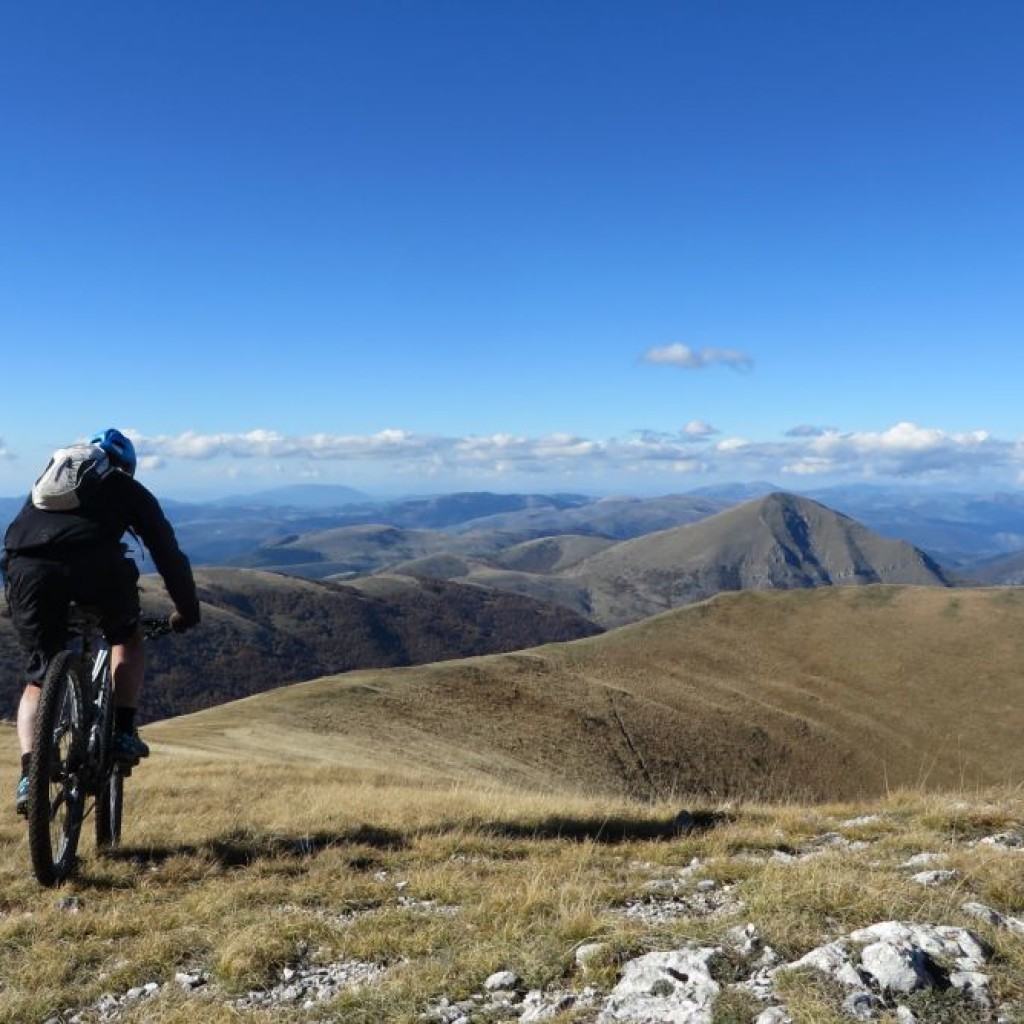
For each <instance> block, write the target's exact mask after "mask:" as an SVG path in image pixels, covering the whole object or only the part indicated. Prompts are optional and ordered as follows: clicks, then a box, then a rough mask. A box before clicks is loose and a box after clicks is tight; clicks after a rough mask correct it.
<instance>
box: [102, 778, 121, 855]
mask: <svg viewBox="0 0 1024 1024" xmlns="http://www.w3.org/2000/svg"><path fill="white" fill-rule="evenodd" d="M123 809H124V775H122V774H121V772H120V771H119V770H118V769H117V767H115V768H114V770H113V771H112V772H111V773H110V774H109V775H108V776H107V777H106V780H105V781H104V782H103V784H102V785H101V786H100V789H99V792H98V793H97V794H96V811H95V813H96V847H97V849H100V850H104V849H109V848H110V847H111V846H117V844H118V843H119V842H120V841H121V813H122V810H123Z"/></svg>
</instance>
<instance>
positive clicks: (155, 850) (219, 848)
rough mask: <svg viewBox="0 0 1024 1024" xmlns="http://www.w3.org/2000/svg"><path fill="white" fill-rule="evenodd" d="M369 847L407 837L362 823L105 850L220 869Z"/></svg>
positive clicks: (397, 846) (354, 862)
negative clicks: (203, 862) (192, 860)
mask: <svg viewBox="0 0 1024 1024" xmlns="http://www.w3.org/2000/svg"><path fill="white" fill-rule="evenodd" d="M348 846H351V847H360V846H369V847H372V848H374V849H377V850H402V849H404V848H405V847H406V846H408V840H407V839H406V837H405V836H404V835H402V833H400V832H394V831H391V830H389V829H383V828H374V827H372V826H369V825H363V826H362V827H360V828H358V829H353V830H352V831H351V832H340V833H339V832H314V833H309V834H307V835H301V836H286V835H280V834H269V833H259V832H233V833H229V834H228V835H226V836H216V837H214V838H212V839H210V840H209V841H207V842H205V843H167V844H161V845H156V846H129V845H124V846H118V847H115V848H113V849H109V850H107V851H105V853H104V857H106V859H108V860H124V861H131V862H132V863H134V864H139V865H151V864H157V865H159V864H163V863H164V862H165V861H168V860H170V859H171V858H173V857H202V858H204V859H208V860H212V861H214V862H215V863H217V864H219V865H220V866H221V867H224V868H243V867H248V866H249V865H251V864H253V863H254V862H255V861H258V860H267V859H272V858H278V859H279V858H288V857H292V858H296V859H301V858H305V857H312V856H315V855H316V854H318V853H320V852H321V851H322V850H326V849H342V848H344V847H348ZM349 866H350V867H352V868H353V869H354V870H356V871H360V870H369V869H370V868H371V867H376V866H377V861H376V859H375V858H373V857H365V856H359V855H356V856H353V857H352V858H351V859H350V862H349Z"/></svg>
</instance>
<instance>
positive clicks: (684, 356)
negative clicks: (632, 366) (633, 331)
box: [640, 342, 754, 370]
mask: <svg viewBox="0 0 1024 1024" xmlns="http://www.w3.org/2000/svg"><path fill="white" fill-rule="evenodd" d="M640 358H641V360H642V361H643V362H645V363H652V364H653V365H655V366H678V367H680V368H682V369H684V370H702V369H704V367H706V366H712V365H713V364H715V363H724V364H725V365H726V366H731V367H732V368H733V369H734V370H749V369H751V367H753V365H754V361H753V360H752V359H751V358H750V356H748V355H746V354H745V353H743V352H740V351H738V350H737V349H733V348H702V349H693V348H690V346H689V345H681V344H679V343H678V342H676V343H675V344H672V345H664V346H662V347H661V348H649V349H647V351H646V352H644V354H643V355H642V356H641V357H640Z"/></svg>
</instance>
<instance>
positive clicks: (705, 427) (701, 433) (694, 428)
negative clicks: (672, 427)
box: [683, 420, 721, 438]
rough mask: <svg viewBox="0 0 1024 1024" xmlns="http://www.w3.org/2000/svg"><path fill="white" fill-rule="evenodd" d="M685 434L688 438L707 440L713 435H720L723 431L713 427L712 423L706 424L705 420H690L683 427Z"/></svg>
mask: <svg viewBox="0 0 1024 1024" xmlns="http://www.w3.org/2000/svg"><path fill="white" fill-rule="evenodd" d="M683 433H684V434H685V435H686V436H687V437H693V438H705V437H710V436H711V435H712V434H720V433H721V431H720V430H719V429H718V428H717V427H713V426H711V424H710V423H705V422H704V420H690V422H689V423H687V424H686V426H685V427H683Z"/></svg>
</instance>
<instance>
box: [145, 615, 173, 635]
mask: <svg viewBox="0 0 1024 1024" xmlns="http://www.w3.org/2000/svg"><path fill="white" fill-rule="evenodd" d="M173 632H174V627H173V626H172V625H171V620H170V618H169V617H168V616H166V615H165V616H164V617H163V618H160V619H143V620H142V635H143V636H144V637H145V638H146V639H147V640H156V639H157V638H159V637H162V636H167V634H168V633H173Z"/></svg>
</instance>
